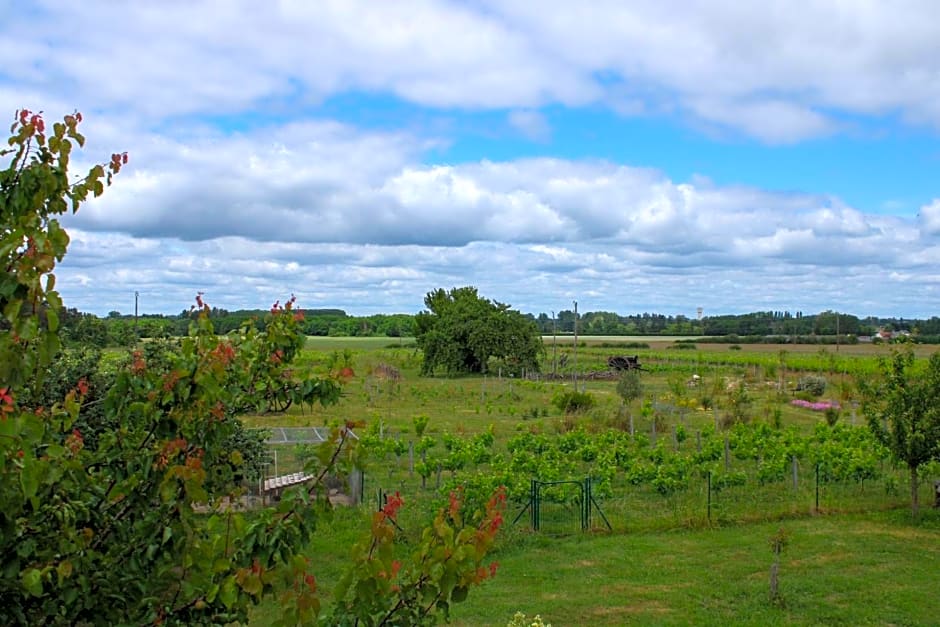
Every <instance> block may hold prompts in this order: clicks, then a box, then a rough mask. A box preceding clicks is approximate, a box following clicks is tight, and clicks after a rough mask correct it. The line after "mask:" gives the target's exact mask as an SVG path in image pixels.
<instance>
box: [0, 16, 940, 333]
mask: <svg viewBox="0 0 940 627" xmlns="http://www.w3.org/2000/svg"><path fill="white" fill-rule="evenodd" d="M933 13H934V6H933V4H932V3H931V2H927V1H916V0H910V1H907V2H902V3H900V4H899V5H896V6H892V7H885V6H883V5H882V4H881V3H875V2H856V3H844V2H836V1H834V0H833V1H823V0H813V1H808V2H806V3H802V4H801V5H800V9H799V11H794V10H793V5H792V3H789V2H783V1H768V2H765V3H761V4H760V5H759V6H758V5H750V4H742V3H740V2H730V1H729V2H723V1H717V0H716V1H711V2H704V1H703V2H678V1H657V2H653V1H652V0H650V1H646V0H631V1H625V2H622V1H614V0H610V1H606V0H596V1H594V2H583V3H570V2H542V3H531V2H523V1H521V0H520V1H515V0H505V1H502V2H496V1H495V0H494V1H493V2H490V1H487V0H480V1H479V2H472V3H470V2H468V3H460V2H433V1H430V0H428V1H419V0H414V1H411V0H409V1H403V2H397V3H375V2H364V1H363V2H360V1H354V0H349V1H346V2H317V3H309V2H299V1H289V0H283V1H280V2H272V3H269V4H266V5H265V6H263V7H260V6H258V5H257V4H256V3H250V2H242V1H237V0H232V1H231V2H225V3H213V2H199V1H194V2H166V3H160V4H155V3H154V4H151V3H128V4H116V3H113V2H107V1H105V0H88V1H86V2H83V3H81V4H80V5H79V4H75V3H70V2H65V1H64V0H61V1H58V0H40V1H38V2H34V3H30V4H28V5H23V4H20V3H16V2H13V1H12V0H6V1H4V0H0V58H3V59H4V60H5V62H4V63H3V64H2V66H0V109H6V110H8V111H9V115H11V116H12V114H13V112H14V111H16V110H17V109H19V108H24V107H25V108H29V109H32V110H43V111H45V112H46V115H47V117H49V118H53V117H59V116H61V115H63V114H66V113H70V112H72V111H74V110H80V111H82V112H83V114H84V116H85V119H86V123H85V124H84V130H85V132H86V135H87V136H88V139H89V143H88V147H87V149H86V151H85V152H84V153H83V155H82V156H81V159H83V160H84V161H83V163H77V164H76V165H87V164H90V163H91V162H93V161H95V160H100V159H102V158H107V156H108V155H110V153H111V152H114V151H117V150H121V151H123V150H126V151H128V153H129V154H130V156H131V163H130V165H129V167H128V168H127V169H126V171H124V172H122V173H121V176H120V177H119V179H118V181H117V182H116V184H115V186H114V187H112V188H111V189H109V190H108V193H107V194H106V195H105V196H104V197H102V198H101V199H98V200H96V201H94V202H90V203H88V205H87V206H86V207H84V208H83V209H82V211H80V212H79V213H78V214H77V215H75V216H71V217H69V218H67V219H66V220H65V222H66V226H67V228H68V229H69V231H70V233H71V234H72V239H73V245H72V248H71V250H70V253H69V255H68V256H67V257H66V259H65V261H64V262H63V263H62V265H61V266H60V268H59V270H58V275H59V285H60V286H61V288H62V292H63V294H64V297H65V300H66V303H67V304H68V305H70V306H75V307H79V308H80V309H83V310H86V311H94V312H96V313H99V314H104V313H107V312H108V311H110V310H113V309H116V310H120V311H129V310H130V308H131V307H132V306H133V294H134V292H135V291H138V292H139V293H140V294H141V303H142V307H143V308H144V310H145V311H154V312H178V311H181V310H183V309H186V308H188V306H189V305H190V304H191V302H192V300H193V298H194V296H195V294H196V292H198V291H202V292H204V293H205V294H206V299H207V301H208V302H210V304H212V305H216V306H222V307H227V308H240V307H251V308H254V307H265V306H267V305H269V304H270V303H271V302H273V301H274V300H276V299H281V300H283V299H284V298H285V296H287V295H289V294H290V293H295V294H297V296H298V300H299V301H300V303H301V305H303V306H306V307H339V308H343V309H346V310H347V311H350V312H352V313H375V312H415V311H418V310H419V309H421V307H422V300H423V296H424V294H425V293H426V292H428V291H430V290H432V289H435V288H438V287H448V288H449V287H453V286H459V285H468V284H469V285H475V286H477V287H478V288H479V289H480V291H481V293H483V294H484V295H485V296H488V297H491V298H494V299H497V300H500V301H502V302H509V303H511V304H513V305H514V306H516V307H519V308H521V309H523V310H524V311H530V312H533V313H538V312H543V311H544V312H548V311H552V310H555V311H557V310H560V309H563V308H566V307H568V306H569V305H570V302H571V301H572V300H574V299H577V300H578V301H579V305H580V309H582V310H583V311H590V310H613V311H618V312H620V313H624V314H628V313H639V312H643V311H655V312H660V313H682V314H685V315H690V316H691V315H694V313H695V310H696V308H697V307H703V308H704V310H705V313H706V314H722V313H740V312H747V311H754V310H763V309H774V310H790V311H797V310H800V311H803V312H815V311H822V310H824V309H834V310H839V311H845V312H849V313H854V314H857V315H870V314H873V315H893V316H904V317H915V316H916V317H929V316H932V315H940V270H938V267H940V200H938V198H940V193H938V191H937V189H936V187H937V186H936V184H935V181H936V180H937V176H936V173H937V172H938V171H940V142H938V128H940V22H937V20H935V19H932V16H933Z"/></svg>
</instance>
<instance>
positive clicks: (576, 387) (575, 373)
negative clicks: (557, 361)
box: [573, 301, 578, 392]
mask: <svg viewBox="0 0 940 627" xmlns="http://www.w3.org/2000/svg"><path fill="white" fill-rule="evenodd" d="M573 302H574V391H575V392H577V391H578V301H573Z"/></svg>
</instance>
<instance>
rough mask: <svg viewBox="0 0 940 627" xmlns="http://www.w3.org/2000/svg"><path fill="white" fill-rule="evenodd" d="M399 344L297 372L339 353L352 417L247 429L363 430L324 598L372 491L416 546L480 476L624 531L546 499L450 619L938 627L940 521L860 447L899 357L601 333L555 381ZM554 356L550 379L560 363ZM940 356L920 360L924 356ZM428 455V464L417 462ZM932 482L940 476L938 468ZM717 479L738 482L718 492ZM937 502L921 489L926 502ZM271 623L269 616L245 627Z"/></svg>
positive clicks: (322, 559)
mask: <svg viewBox="0 0 940 627" xmlns="http://www.w3.org/2000/svg"><path fill="white" fill-rule="evenodd" d="M549 340H550V338H549ZM580 340H581V338H579V343H580ZM617 340H620V341H623V342H628V341H637V339H624V338H617ZM647 340H648V338H643V339H642V340H641V341H647ZM657 340H661V338H657ZM396 342H397V341H396V340H394V339H391V340H390V338H310V339H309V341H308V344H307V349H306V350H305V351H304V354H303V355H302V357H301V360H302V361H303V362H306V363H308V364H312V365H313V366H314V367H315V368H319V369H323V370H325V369H326V368H328V367H329V365H330V364H331V363H332V364H335V363H337V362H338V361H342V360H345V362H346V363H348V364H349V365H350V366H351V367H352V368H353V370H354V371H355V373H356V376H355V377H354V378H353V379H352V380H351V381H350V382H349V383H348V384H347V385H346V386H345V393H344V397H343V398H342V400H341V401H340V403H339V404H338V405H336V406H332V407H328V408H322V407H314V408H303V409H301V408H297V407H292V408H291V409H290V411H289V412H287V413H285V414H280V415H264V416H248V417H246V418H245V420H246V422H248V423H249V424H250V425H252V426H265V425H271V426H308V425H309V426H319V425H330V424H337V423H339V422H340V421H345V420H354V421H361V422H362V423H363V425H364V426H363V427H361V428H360V429H359V430H358V432H359V434H360V436H361V437H362V445H363V446H366V447H368V448H369V450H370V454H369V460H368V462H367V467H366V470H365V475H366V482H365V484H366V490H365V504H364V506H363V507H362V508H355V509H353V510H348V511H346V510H344V511H342V512H339V513H338V514H337V516H336V519H335V520H334V521H333V522H332V523H330V524H329V525H328V526H327V527H325V528H324V529H323V530H322V533H319V534H318V535H317V537H316V539H315V540H314V543H313V545H312V546H311V549H310V551H311V555H313V556H316V560H317V561H318V563H319V564H321V566H322V567H321V568H319V569H318V571H317V572H318V577H320V581H321V583H322V584H323V585H322V587H321V589H322V590H326V591H328V590H329V584H330V582H331V581H335V580H336V578H337V577H338V575H339V572H340V569H341V568H342V563H343V561H344V559H345V557H346V555H347V554H348V546H349V544H351V543H352V542H354V541H356V540H358V539H361V538H362V537H363V536H364V534H365V531H366V528H367V523H366V517H367V515H368V512H369V511H370V510H371V508H374V507H375V506H376V504H377V501H376V498H377V497H376V495H377V494H378V492H379V490H382V491H384V492H385V493H388V492H390V491H396V490H397V491H401V493H402V494H403V495H404V497H405V503H406V506H405V509H404V510H403V516H404V517H405V518H404V519H403V524H402V526H403V528H404V529H405V533H406V537H407V535H408V534H411V533H417V530H418V529H419V528H420V527H421V526H422V525H424V524H426V522H427V520H428V518H427V517H428V516H429V512H431V511H432V510H433V509H434V508H435V507H436V506H437V505H438V504H440V503H441V499H442V491H446V489H447V488H448V486H451V485H465V486H467V490H468V493H470V492H472V491H473V490H474V489H479V490H484V489H486V486H487V485H490V484H488V483H487V481H490V482H493V481H499V482H501V483H503V484H506V485H510V495H511V499H510V503H509V511H508V512H507V521H509V520H512V519H514V518H515V516H516V514H518V513H520V512H523V508H524V507H525V505H526V498H527V497H526V495H527V490H528V483H529V481H530V480H531V479H532V478H539V479H542V480H545V479H559V478H561V479H578V480H581V479H582V478H583V477H585V476H592V477H595V479H594V481H595V494H596V495H597V499H598V505H599V509H600V510H602V511H603V512H604V514H605V516H606V517H607V518H608V519H609V522H610V523H611V527H612V529H613V530H612V531H607V527H606V525H605V524H604V523H603V522H602V520H601V517H600V516H599V515H595V516H594V518H593V520H592V524H591V527H592V529H593V532H592V533H587V534H582V533H580V532H578V531H577V522H576V516H577V514H572V513H571V510H572V508H573V507H574V505H573V502H572V501H571V497H570V495H568V496H566V495H563V494H561V495H559V494H555V495H553V494H552V493H548V496H547V497H546V501H545V506H544V507H543V508H542V509H543V515H545V516H547V518H546V520H547V522H545V521H543V525H542V532H540V533H535V532H532V531H531V530H529V525H528V514H525V513H522V515H521V516H520V519H519V521H518V522H517V523H516V524H514V525H511V526H509V528H508V529H507V530H506V537H505V538H504V540H503V542H501V543H500V545H499V548H498V550H497V552H496V554H495V555H494V559H496V560H497V561H499V563H500V564H501V567H500V574H499V575H498V576H497V578H496V579H495V580H493V581H492V582H490V583H488V584H486V585H485V586H483V587H482V588H479V589H475V590H473V591H472V592H471V594H470V598H469V600H468V601H467V602H466V603H465V604H462V605H460V606H457V607H456V608H455V610H454V614H453V616H454V619H455V623H456V624H458V625H494V624H505V623H506V622H507V621H508V620H509V618H511V616H512V614H513V613H514V612H515V611H518V610H521V611H524V612H525V613H526V614H528V615H530V616H531V615H534V614H536V613H541V614H542V615H543V617H545V618H546V619H547V620H548V621H550V622H552V623H553V624H554V625H555V626H556V627H559V626H561V625H571V624H579V625H580V624H592V625H622V624H628V623H629V624H633V623H636V624H719V623H732V624H853V625H854V624H930V622H931V621H934V620H935V612H934V609H933V608H932V607H930V604H929V603H928V602H927V601H926V599H927V598H929V597H930V596H931V594H933V592H934V591H933V588H934V587H935V582H934V580H935V577H933V575H932V574H931V573H933V571H934V570H935V569H936V564H937V563H940V559H938V558H940V554H938V551H940V549H938V547H940V542H938V540H940V516H938V513H937V512H935V511H927V512H925V513H924V515H923V516H922V518H921V520H920V521H919V522H918V523H912V522H911V518H910V511H909V508H907V499H908V494H909V492H908V490H907V487H906V475H905V474H904V472H903V469H898V468H895V467H894V465H893V464H892V463H890V461H889V460H887V458H886V456H885V452H884V451H883V450H880V449H879V448H878V447H877V446H874V445H872V444H870V443H868V440H866V438H869V437H870V436H869V435H868V430H867V428H866V427H865V424H866V421H865V418H864V416H863V415H862V412H861V409H860V406H859V401H860V397H859V394H858V391H857V389H856V387H855V380H856V379H857V378H860V377H868V376H871V375H870V373H873V372H874V371H875V369H876V367H877V359H878V358H879V357H884V356H888V355H890V349H889V347H884V346H878V345H854V346H850V347H847V346H842V347H840V349H839V352H838V353H836V352H835V347H834V346H829V347H820V346H816V345H812V346H793V345H787V346H786V347H781V346H779V345H742V346H741V350H731V349H730V347H729V346H728V345H718V344H702V345H699V346H698V347H697V348H695V349H674V348H671V347H673V346H675V344H674V342H670V341H648V342H647V343H649V345H650V347H649V348H648V349H647V348H636V349H628V348H622V347H618V346H617V345H616V342H612V341H611V338H605V339H604V340H603V341H599V342H597V343H587V344H585V345H584V346H583V347H581V346H579V348H578V356H577V362H575V361H574V359H575V358H574V350H573V347H572V346H563V345H561V344H560V343H559V344H558V345H557V351H556V358H558V359H559V361H560V357H561V356H562V355H567V359H566V365H565V366H564V367H560V366H556V368H557V370H558V372H559V375H560V376H559V377H558V378H555V379H552V378H547V377H545V376H544V374H543V375H539V376H537V377H536V376H534V375H533V378H532V379H531V380H521V379H519V378H516V377H509V376H500V373H491V374H489V375H487V376H485V377H484V376H474V377H460V378H444V377H421V376H419V374H418V372H419V368H420V353H419V352H417V351H416V350H415V348H414V347H413V346H409V339H408V338H406V339H405V340H404V341H403V344H404V345H403V346H401V347H399V346H396V345H395V344H396ZM604 344H606V346H605V345H604ZM612 344H614V345H612ZM547 348H548V351H547V355H546V358H545V361H543V364H542V371H543V373H545V372H551V370H552V348H551V344H550V343H549V344H548V346H547ZM781 349H783V350H781ZM930 352H932V350H929V348H928V349H924V348H920V347H919V348H918V355H919V356H920V357H923V356H926V355H927V354H930ZM615 354H638V355H640V361H641V363H642V364H643V365H644V372H643V373H642V375H641V381H642V385H643V396H642V398H641V400H639V401H635V402H634V403H631V404H629V405H623V403H622V402H621V399H620V397H619V396H618V394H617V391H616V380H611V379H608V378H591V377H590V376H589V375H590V372H591V371H595V370H600V369H603V368H604V367H605V366H606V359H607V357H608V356H610V355H615ZM574 363H577V367H575V365H574ZM390 373H391V374H392V375H394V376H391V375H390ZM693 374H695V375H698V379H697V380H695V381H693V379H692V375H693ZM811 374H812V375H817V376H820V377H823V378H824V379H825V380H826V390H825V392H824V393H823V394H822V396H821V397H820V399H818V400H825V401H831V402H832V403H838V404H840V405H841V410H840V411H839V412H838V414H837V417H836V421H837V423H838V425H841V426H839V427H837V428H836V429H832V428H830V427H826V426H825V424H826V421H825V417H824V415H823V414H822V413H821V412H818V411H812V410H810V409H806V408H803V407H797V406H794V405H793V404H792V403H791V401H792V400H793V399H794V398H796V397H797V396H799V395H800V393H798V392H797V391H796V389H795V388H796V387H797V384H798V382H799V381H800V380H801V378H803V377H805V376H807V375H811ZM575 378H577V382H578V383H577V386H578V389H583V390H585V391H587V392H588V393H590V394H591V395H592V396H593V397H594V399H595V401H596V404H595V405H594V407H593V408H591V409H589V410H587V411H584V412H581V413H578V414H573V415H572V414H565V413H564V412H562V411H561V410H559V409H558V408H557V407H556V406H555V405H554V404H553V402H552V401H553V398H555V397H556V396H557V395H558V394H559V393H560V392H565V391H571V390H573V389H574V380H575ZM742 399H743V400H742ZM739 403H743V405H741V404H739ZM416 418H418V420H416ZM424 418H426V419H427V420H426V427H425V428H424V430H423V436H422V437H419V433H417V431H418V430H419V429H420V424H421V422H422V421H423V420H424ZM631 425H632V427H633V431H634V434H633V435H630V433H629V432H630V426H631ZM487 434H489V435H487ZM422 441H423V442H424V444H425V445H427V449H426V451H425V453H424V454H422V453H421V452H420V448H417V449H416V447H420V446H421V443H422ZM840 447H841V448H840ZM558 451H561V452H558ZM822 451H825V453H823V452H822ZM840 451H841V452H840ZM278 453H279V454H278V457H279V467H280V468H279V471H280V472H281V473H283V472H288V471H290V470H294V469H299V465H300V463H301V461H300V458H299V457H298V451H297V450H296V448H295V447H283V448H281V449H279V451H278ZM827 456H828V457H827ZM422 466H423V467H422ZM820 467H821V468H822V470H821V471H820V470H819V468H820ZM931 473H933V474H937V477H933V476H932V474H931ZM664 475H665V476H664ZM797 475H798V478H797ZM820 477H821V479H820ZM928 477H929V478H940V467H937V466H934V467H931V468H929V469H928V473H927V476H925V478H928ZM712 480H713V481H715V482H716V485H718V484H719V483H720V482H724V483H721V487H713V488H712V489H710V488H709V487H708V485H709V484H708V481H712ZM817 482H818V483H817ZM474 486H476V487H474ZM931 489H932V486H930V485H929V484H928V483H927V482H925V483H924V484H922V489H921V500H922V502H923V503H925V504H927V505H928V506H929V503H930V502H931V500H932V499H931ZM816 499H819V500H818V502H819V506H818V508H817V506H816ZM709 504H710V505H709ZM574 509H576V508H574ZM553 512H554V513H553ZM552 516H557V517H558V518H557V520H555V519H552ZM553 520H554V521H555V522H558V523H559V526H557V527H552V524H553ZM573 521H574V522H573ZM781 526H782V527H783V528H784V529H785V530H786V531H787V533H788V534H789V535H790V536H791V544H790V546H789V547H788V548H787V549H786V551H785V553H784V556H783V560H782V563H781V591H782V594H783V599H784V602H783V604H782V605H775V604H771V603H770V602H769V601H768V599H767V571H768V569H769V566H770V562H771V553H770V550H769V548H768V539H769V537H770V536H771V535H772V534H773V533H774V532H775V531H776V530H777V528H778V527H781ZM872 591H878V592H877V593H876V594H873V593H872ZM928 608H929V609H928ZM273 611H274V610H273V608H272V607H268V606H263V607H262V608H260V609H259V610H258V612H257V613H256V614H255V620H254V622H253V624H258V625H262V624H265V623H266V622H268V621H269V620H270V617H271V616H273Z"/></svg>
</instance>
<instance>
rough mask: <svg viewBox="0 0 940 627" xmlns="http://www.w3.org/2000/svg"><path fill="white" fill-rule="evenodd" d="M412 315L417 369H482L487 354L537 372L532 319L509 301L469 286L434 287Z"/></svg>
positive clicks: (539, 349) (538, 349) (538, 350)
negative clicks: (417, 348) (488, 296)
mask: <svg viewBox="0 0 940 627" xmlns="http://www.w3.org/2000/svg"><path fill="white" fill-rule="evenodd" d="M424 304H425V306H426V307H427V310H426V311H423V312H421V313H419V314H418V315H417V316H415V338H416V341H417V343H418V346H420V347H421V349H422V350H423V351H424V362H423V364H422V372H423V373H424V374H432V373H433V372H434V371H435V370H436V369H437V368H443V369H444V370H445V371H446V372H448V373H450V374H454V373H465V372H486V371H487V367H488V364H489V360H490V359H491V358H495V359H500V360H502V361H503V362H504V363H505V364H506V366H507V367H508V368H510V369H513V370H522V369H523V368H525V369H527V370H534V371H537V370H538V358H539V356H540V355H541V354H543V353H544V351H545V348H544V346H543V345H542V337H541V335H540V333H539V330H538V325H536V323H535V321H534V320H532V319H530V318H527V317H526V316H523V315H522V314H521V313H519V312H518V311H516V310H513V309H510V308H509V305H505V304H503V303H499V302H495V301H490V300H488V299H486V298H483V297H482V296H480V295H479V294H478V293H477V290H476V288H474V287H461V288H453V289H451V290H450V291H449V292H448V291H445V290H443V289H438V290H435V291H433V292H428V294H427V296H425V298H424Z"/></svg>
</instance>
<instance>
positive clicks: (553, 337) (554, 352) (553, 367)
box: [552, 311, 557, 379]
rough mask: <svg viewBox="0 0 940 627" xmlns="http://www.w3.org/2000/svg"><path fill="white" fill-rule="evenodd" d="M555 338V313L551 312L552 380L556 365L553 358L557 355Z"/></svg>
mask: <svg viewBox="0 0 940 627" xmlns="http://www.w3.org/2000/svg"><path fill="white" fill-rule="evenodd" d="M555 337H556V333H555V312H554V311H553V312H552V378H553V379H554V378H555V374H556V370H555V364H556V363H557V362H556V360H555V356H556V355H557V352H556V348H555Z"/></svg>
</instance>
